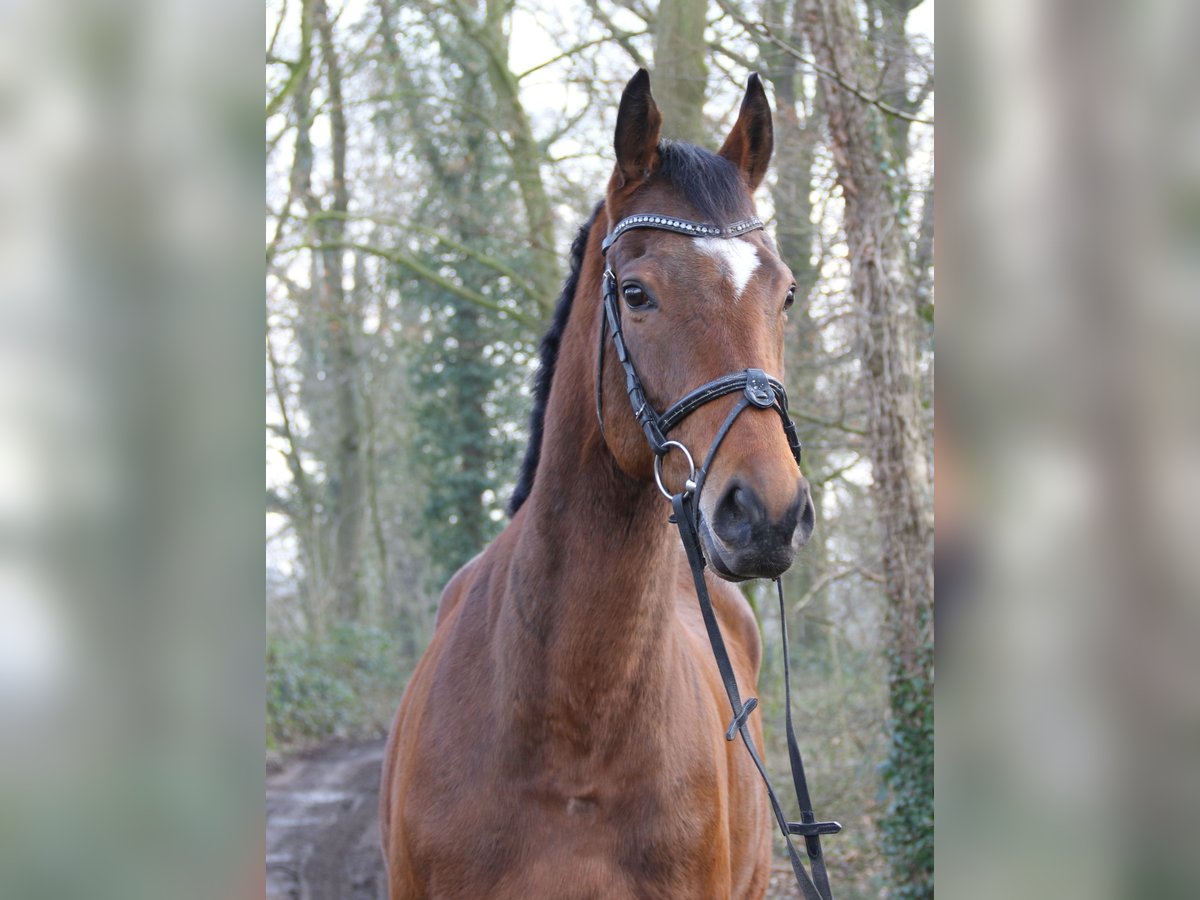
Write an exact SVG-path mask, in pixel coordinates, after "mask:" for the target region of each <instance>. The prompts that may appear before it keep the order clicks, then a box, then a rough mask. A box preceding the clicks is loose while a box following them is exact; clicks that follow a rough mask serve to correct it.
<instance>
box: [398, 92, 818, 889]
mask: <svg viewBox="0 0 1200 900" xmlns="http://www.w3.org/2000/svg"><path fill="white" fill-rule="evenodd" d="M660 124H661V115H660V113H659V111H658V108H657V106H656V104H655V102H654V99H653V97H652V96H651V93H650V79H649V75H648V74H647V73H646V71H645V70H639V71H638V73H637V75H635V76H634V77H633V79H632V80H631V81H630V82H629V84H628V85H627V86H626V88H625V91H624V93H623V95H622V97H621V102H620V107H619V111H618V115H617V125H616V132H615V138H614V148H615V153H616V165H615V167H614V170H613V174H612V177H611V179H610V181H609V183H608V188H607V192H606V194H605V197H604V200H603V201H602V202H601V203H600V204H599V205H598V206H597V207H596V211H595V213H594V214H593V216H592V219H591V220H590V221H589V222H588V223H587V224H586V225H584V226H583V228H582V229H581V230H580V232H579V234H578V236H577V237H576V239H575V242H574V245H573V247H572V250H571V273H570V276H569V277H568V279H567V281H566V283H565V285H564V288H563V293H562V297H561V298H560V300H559V303H558V307H557V310H556V313H555V316H554V321H553V325H552V327H551V330H550V332H549V333H548V335H547V336H546V337H545V339H544V341H543V343H542V347H541V351H540V352H541V359H540V362H541V368H540V372H539V375H538V380H537V384H536V388H535V409H534V415H533V424H532V428H531V438H530V444H529V449H528V451H527V455H526V460H525V465H524V469H523V472H522V474H521V478H520V481H519V483H518V486H517V490H516V492H515V493H514V496H513V500H512V503H511V505H510V511H511V512H512V518H511V521H510V522H509V524H508V527H507V528H506V529H505V530H504V531H503V532H502V533H501V534H500V535H499V536H498V537H497V538H496V539H495V540H494V541H493V542H492V543H491V544H490V545H489V546H488V547H487V549H485V550H484V551H483V552H482V553H481V554H480V555H479V556H477V557H475V559H473V560H471V561H470V562H469V563H467V564H466V565H465V566H464V567H463V568H462V569H461V570H460V571H459V572H458V573H457V574H456V575H455V576H454V577H453V578H452V579H451V580H450V582H449V584H448V585H447V587H446V589H445V592H444V594H443V596H442V599H441V604H440V607H439V610H438V617H437V626H436V628H435V632H434V635H433V639H432V641H431V643H430V645H429V647H428V649H427V650H426V652H425V654H424V656H423V657H422V659H421V661H420V663H419V664H418V666H417V668H416V670H415V672H414V674H413V676H412V679H411V681H410V682H409V684H408V687H407V689H406V691H405V694H404V697H403V700H402V701H401V704H400V708H399V711H398V713H397V715H396V719H395V722H394V724H393V727H392V731H391V735H390V738H389V741H388V747H387V752H386V756H385V761H384V771H383V782H382V790H381V799H380V808H381V810H380V818H381V828H382V838H383V849H384V856H385V859H386V862H387V870H388V884H389V888H390V895H391V897H392V900H413V898H481V897H495V898H514V900H516V898H520V900H527V898H535V900H543V898H545V900H559V898H634V897H637V898H648V897H656V898H735V897H736V898H761V897H762V896H763V895H764V893H765V891H766V888H767V882H768V876H769V873H770V864H771V840H772V838H771V835H772V823H771V812H770V810H769V808H768V805H767V797H766V795H765V793H764V791H763V788H762V785H761V783H760V782H759V781H758V773H757V772H756V771H755V768H754V766H753V764H752V761H751V759H750V758H749V757H748V756H747V755H746V754H745V753H743V752H741V750H740V748H738V747H737V746H736V744H734V743H730V742H729V740H726V735H725V732H726V728H727V726H728V716H729V709H728V701H727V700H726V696H725V693H724V688H723V684H722V680H721V676H720V673H719V672H718V668H717V666H716V665H715V664H714V659H713V652H712V650H710V647H709V644H708V640H707V638H706V633H705V624H704V622H703V621H702V617H701V613H700V611H699V610H698V609H697V589H696V586H695V585H694V583H693V580H692V577H691V574H690V572H689V564H688V560H687V559H686V558H685V554H684V552H683V550H682V549H681V547H680V543H679V541H678V539H677V538H676V535H675V533H674V530H673V529H672V527H671V525H670V524H669V523H668V514H669V509H668V508H667V507H666V505H665V504H664V503H663V500H662V497H661V496H660V493H659V488H658V487H656V483H655V480H656V476H657V477H658V478H659V479H660V480H661V482H665V483H666V484H667V485H671V486H673V487H677V486H679V485H681V484H683V483H684V482H685V481H687V482H688V484H689V485H690V484H692V482H691V481H690V480H689V479H694V478H695V477H696V470H695V468H694V465H693V466H692V467H691V468H689V460H690V459H691V457H690V454H686V455H685V453H683V452H669V453H665V454H663V453H660V454H657V455H656V453H655V452H654V450H653V449H652V447H651V446H650V445H649V444H648V443H647V437H646V436H647V434H648V433H649V432H648V431H647V429H646V427H645V423H646V421H647V420H646V418H645V414H644V408H645V407H646V406H647V404H649V406H650V407H651V408H654V409H665V408H666V407H667V406H668V405H669V404H671V403H672V402H673V401H675V400H677V399H678V398H680V397H683V396H685V395H687V394H688V392H689V391H692V390H693V389H694V388H695V387H696V386H697V385H700V384H704V383H705V382H710V381H713V380H714V379H716V380H720V379H719V376H722V375H724V374H725V373H728V372H734V371H739V370H743V371H746V372H751V371H753V372H758V373H760V374H761V372H762V371H769V372H773V373H776V374H777V375H779V374H781V373H782V369H783V335H784V324H785V320H786V309H787V307H788V306H790V303H791V298H792V296H793V292H794V285H793V280H792V275H791V273H790V271H789V270H788V268H787V267H786V266H785V265H784V264H783V262H782V261H781V260H780V258H779V255H778V254H777V252H776V251H775V248H774V246H773V245H772V243H771V242H770V240H769V239H768V238H767V237H766V236H765V234H764V233H763V232H762V231H761V227H762V223H761V222H759V221H758V220H757V219H756V218H754V214H755V207H754V199H753V192H754V190H755V189H756V188H757V187H758V186H759V185H760V184H761V183H762V180H763V176H764V174H765V172H766V170H767V164H768V161H769V159H770V155H771V149H772V142H773V138H772V124H771V110H770V106H769V103H768V101H767V97H766V93H765V91H764V89H763V86H762V83H761V82H760V80H759V79H758V76H757V75H754V76H751V78H750V80H749V83H748V86H747V89H746V93H745V97H744V98H743V101H742V104H741V108H740V111H739V114H738V118H737V121H736V124H735V125H734V126H733V129H732V130H731V132H730V133H729V136H728V137H727V139H726V140H725V142H724V144H723V145H722V146H721V149H720V151H719V152H718V153H715V154H714V153H711V152H709V151H706V150H702V149H700V148H697V147H694V146H692V145H689V144H683V143H676V142H672V141H660V140H659V128H660ZM652 218H653V219H655V221H654V222H650V221H648V220H649V219H652ZM739 220H740V222H742V223H753V222H757V225H754V226H752V227H751V226H741V227H743V228H749V230H746V231H745V232H744V233H742V232H741V231H738V230H737V229H735V230H734V231H736V232H737V233H734V231H727V230H725V229H724V228H723V227H722V225H723V224H724V223H729V222H734V221H739ZM697 222H700V223H717V226H716V227H714V228H713V230H712V232H711V233H712V235H713V236H708V237H705V236H700V235H697V234H695V233H691V232H689V231H688V229H692V231H694V230H695V228H696V227H698V226H696V225H695V223H697ZM672 223H673V224H672ZM639 225H641V226H645V227H639ZM699 227H701V228H703V227H705V226H699ZM708 233H709V232H705V234H708ZM606 235H607V240H606ZM606 292H607V293H606ZM618 292H619V300H618V299H617V294H618ZM608 294H611V298H612V299H611V301H610V300H609V299H608ZM609 302H611V304H612V306H613V310H612V311H610V315H615V316H617V317H619V326H618V327H619V329H620V331H621V341H620V344H621V347H620V349H618V348H617V344H618V341H616V340H615V339H614V341H612V342H609V341H607V340H606V338H605V334H606V331H608V329H609V328H611V325H608V322H609V320H608V319H606V308H605V304H606V303H609ZM618 303H619V304H620V310H619V312H618V311H616V306H617V304H618ZM612 324H618V323H617V321H616V320H613V321H612ZM628 357H632V358H634V359H636V360H637V363H638V368H637V375H639V376H640V380H641V382H642V385H644V393H645V397H644V401H643V402H642V406H643V410H642V411H639V410H637V409H635V408H633V407H632V406H631V405H630V402H629V398H630V397H632V396H636V394H635V393H634V392H633V391H632V390H631V386H630V383H629V382H630V375H629V373H630V372H632V371H633V369H632V368H631V366H627V365H626V362H627V358H628ZM748 367H761V369H759V368H754V369H749V368H748ZM745 383H746V378H745V376H743V377H742V382H741V384H743V385H744V384H745ZM771 383H772V384H775V385H776V386H777V387H779V389H780V390H782V388H781V386H778V382H775V381H774V379H771ZM641 389H642V387H641V386H639V390H641ZM739 390H740V387H739ZM746 390H747V393H748V394H749V393H750V388H749V387H747V388H746ZM705 399H712V398H707V397H706V398H705ZM737 400H738V398H737V397H736V396H732V395H731V396H726V397H718V398H717V399H712V402H705V403H704V404H703V405H698V406H696V408H695V409H693V410H689V412H690V413H691V414H689V415H687V416H686V418H683V419H682V420H680V421H679V422H678V423H677V424H676V425H675V426H674V430H673V431H672V433H671V437H672V439H673V440H672V443H673V444H674V446H675V447H680V446H681V445H682V446H683V447H684V448H686V447H708V446H710V445H713V446H714V448H715V444H714V436H717V442H721V438H724V440H723V442H721V448H720V453H719V454H718V453H715V449H714V454H710V459H709V460H708V465H707V467H706V470H705V471H704V477H705V478H706V479H707V480H706V484H707V485H708V487H707V489H706V490H705V491H704V492H703V494H702V495H700V498H699V501H698V504H699V505H698V510H697V519H698V524H699V528H698V532H699V535H700V541H702V544H703V552H704V555H705V556H706V557H707V560H708V563H709V566H708V570H707V572H706V573H705V574H704V575H703V576H700V575H699V574H698V573H699V569H698V568H697V569H696V571H697V575H696V577H697V578H700V577H703V578H704V579H705V581H704V585H705V586H706V587H707V588H708V593H709V594H710V596H711V606H712V609H713V610H714V611H715V614H716V619H717V620H718V621H719V624H720V627H721V629H722V630H723V632H724V634H725V639H726V641H727V646H728V659H729V660H730V662H731V663H732V668H733V672H734V673H735V674H736V679H737V682H738V683H739V684H741V685H743V686H745V687H748V688H753V686H754V685H755V684H756V683H757V677H758V667H759V658H760V647H759V633H758V628H757V624H756V621H755V617H754V614H753V612H752V610H751V609H750V606H749V604H748V603H747V602H746V600H745V599H744V598H743V596H742V595H741V593H740V592H739V591H738V589H737V588H735V587H734V586H733V584H732V583H731V582H737V581H741V580H744V579H747V578H759V577H768V578H775V577H777V576H778V575H779V574H781V573H782V572H783V571H785V570H786V569H787V568H788V567H789V566H790V565H791V563H792V560H793V556H794V554H795V551H796V549H797V548H799V547H800V546H802V545H803V544H804V543H805V542H806V541H807V540H808V537H809V535H810V534H811V532H812V528H813V508H812V501H811V499H810V494H809V488H808V483H807V481H806V480H805V479H804V477H803V476H802V475H801V474H800V471H799V468H798V466H797V461H796V458H795V457H794V455H793V452H792V448H790V447H789V444H788V441H787V440H785V439H784V436H783V435H782V433H781V432H780V427H779V418H778V416H775V415H774V414H773V413H772V412H771V411H770V410H767V409H754V408H749V409H748V410H746V413H745V414H744V415H740V416H739V415H737V412H734V413H732V414H730V410H731V409H732V408H733V405H734V403H735V402H737ZM742 403H743V405H745V402H744V401H742ZM756 405H761V404H756ZM598 413H599V414H598ZM635 414H636V415H635ZM734 418H736V421H734ZM785 419H786V416H785ZM718 432H720V435H719V436H718ZM796 452H798V445H797V448H796ZM656 461H657V462H658V463H660V464H661V470H660V471H658V472H656ZM663 492H664V493H669V492H670V489H669V488H663ZM696 493H697V494H698V495H699V491H697V492H696ZM681 495H682V489H681ZM743 718H744V717H743ZM729 727H732V726H729ZM743 727H745V728H747V729H748V731H749V733H750V734H752V735H753V737H754V739H755V740H756V742H757V743H758V745H759V746H761V744H762V730H761V725H760V724H759V721H758V717H753V718H751V719H750V720H749V721H748V722H743Z"/></svg>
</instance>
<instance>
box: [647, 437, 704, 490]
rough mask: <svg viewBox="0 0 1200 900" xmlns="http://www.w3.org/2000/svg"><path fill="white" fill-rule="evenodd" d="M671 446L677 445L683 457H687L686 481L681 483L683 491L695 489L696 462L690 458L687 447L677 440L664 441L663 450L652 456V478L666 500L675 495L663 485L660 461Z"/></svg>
mask: <svg viewBox="0 0 1200 900" xmlns="http://www.w3.org/2000/svg"><path fill="white" fill-rule="evenodd" d="M671 447H678V448H679V449H680V450H681V451H682V452H683V455H684V457H685V458H686V459H687V464H688V470H689V472H688V477H687V481H685V482H684V483H683V490H684V493H687V492H689V491H694V490H695V489H696V462H695V460H693V459H692V454H691V453H690V452H688V448H687V447H685V446H683V444H681V443H679V441H664V442H663V445H662V451H663V452H662V453H659V454H656V455H655V457H654V480H655V482H657V483H658V489H659V491H661V492H662V495H663V496H664V497H666V498H667V499H668V500H671V499H673V498H674V496H675V495H674V494H672V493H671V492H670V491H668V490H667V489H666V487H665V486H664V485H663V480H662V461H663V457H664V456H666V455H667V450H668V449H669V448H671Z"/></svg>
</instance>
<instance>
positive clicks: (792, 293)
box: [783, 284, 796, 310]
mask: <svg viewBox="0 0 1200 900" xmlns="http://www.w3.org/2000/svg"><path fill="white" fill-rule="evenodd" d="M795 302H796V286H795V285H794V284H793V285H792V286H791V287H790V288H788V292H787V296H786V297H784V298H783V308H784V309H785V310H786V309H791V308H792V304H793V303H795Z"/></svg>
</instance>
